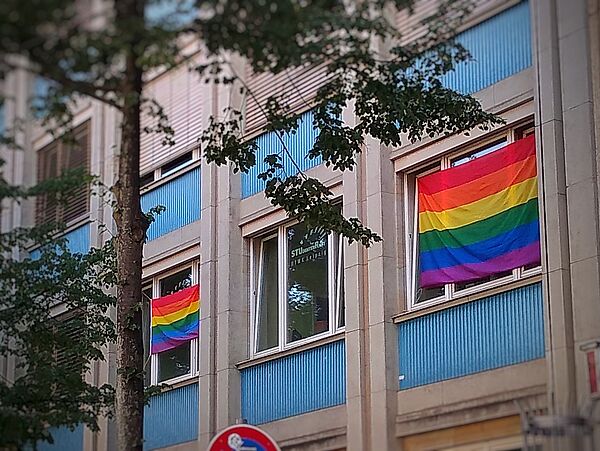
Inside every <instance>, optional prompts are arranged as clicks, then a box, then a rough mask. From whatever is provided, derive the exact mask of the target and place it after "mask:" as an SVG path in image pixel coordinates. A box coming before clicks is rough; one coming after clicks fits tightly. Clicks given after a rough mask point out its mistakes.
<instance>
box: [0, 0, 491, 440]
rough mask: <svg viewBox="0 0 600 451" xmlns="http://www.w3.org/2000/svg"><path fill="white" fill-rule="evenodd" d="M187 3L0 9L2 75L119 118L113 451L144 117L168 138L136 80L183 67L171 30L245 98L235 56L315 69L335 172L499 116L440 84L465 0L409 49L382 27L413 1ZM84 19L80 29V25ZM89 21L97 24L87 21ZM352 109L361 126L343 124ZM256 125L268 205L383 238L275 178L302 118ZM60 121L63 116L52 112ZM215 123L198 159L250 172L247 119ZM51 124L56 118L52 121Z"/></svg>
mask: <svg viewBox="0 0 600 451" xmlns="http://www.w3.org/2000/svg"><path fill="white" fill-rule="evenodd" d="M147 3H149V4H152V3H161V4H165V3H171V4H173V5H177V6H178V7H179V9H178V10H176V13H175V14H172V15H169V16H166V17H164V18H163V19H162V20H156V21H149V20H147V19H146V17H145V14H144V10H145V8H146V7H147V6H148V5H147ZM190 3H191V2H188V1H175V0H173V1H171V2H165V1H158V0H156V1H150V0H149V1H148V2H146V1H145V0H119V1H116V2H114V4H109V3H107V4H106V9H105V10H103V11H100V12H99V17H87V18H86V17H82V14H81V13H80V12H78V11H77V9H76V8H75V7H74V1H73V0H44V1H41V0H27V1H26V0H19V1H17V0H6V1H5V2H3V5H2V6H0V17H1V19H0V54H2V55H5V57H4V58H2V60H0V67H3V68H4V69H5V70H6V69H12V68H15V67H16V66H18V65H19V64H22V59H14V58H11V55H19V56H22V57H25V59H26V61H28V63H27V64H26V67H27V69H28V70H31V71H34V72H36V73H38V74H41V75H43V76H45V77H47V78H49V79H51V80H54V81H55V82H56V86H55V88H54V91H53V96H52V99H54V100H58V101H57V102H50V103H51V104H53V105H63V106H64V105H65V102H64V99H65V98H71V97H72V96H73V95H84V96H90V97H93V98H95V99H98V100H100V101H102V102H105V103H107V104H109V105H112V106H114V107H115V108H117V109H118V110H119V111H120V112H121V114H122V122H121V129H122V137H121V145H120V152H119V173H118V181H117V183H116V184H115V186H114V187H113V193H114V196H115V200H116V202H115V208H114V217H115V221H116V224H117V236H116V254H117V281H116V284H117V318H118V321H117V366H118V369H117V387H116V393H117V394H116V415H117V425H118V426H117V429H118V441H119V446H120V448H121V449H132V450H135V449H141V446H142V415H143V408H142V405H143V376H142V369H143V362H142V331H141V311H140V310H141V305H142V302H141V274H142V271H141V261H142V247H143V243H144V239H145V233H146V229H147V227H148V222H147V220H146V218H145V216H144V214H143V212H142V210H141V208H140V197H139V189H140V183H139V152H140V133H141V132H142V130H140V114H141V113H142V112H143V111H144V110H147V111H151V112H152V114H154V115H156V116H157V117H158V119H159V121H158V127H157V128H156V129H154V130H147V131H148V132H153V133H161V134H163V135H164V136H165V141H167V142H168V141H170V139H171V137H170V135H169V133H170V129H169V127H168V118H167V117H166V115H165V114H164V112H163V111H162V109H161V108H160V105H156V104H154V103H153V102H152V101H151V100H150V99H144V97H143V89H142V88H143V75H144V73H145V72H147V71H149V70H151V69H154V68H157V67H161V66H162V67H165V66H166V67H170V66H173V65H175V64H177V63H178V62H180V61H181V60H182V58H183V56H182V55H181V52H180V49H179V48H178V45H177V43H178V42H179V41H178V37H179V36H180V35H181V34H195V35H196V36H197V38H198V39H199V40H200V41H201V42H202V43H203V45H204V46H205V49H206V53H207V56H208V58H209V62H208V63H207V64H204V65H202V66H200V67H197V68H196V69H197V70H198V71H199V72H200V73H201V74H202V75H203V76H204V77H205V79H206V80H207V81H210V82H213V83H223V84H226V85H229V86H230V87H231V89H239V90H240V91H241V92H243V93H244V94H245V95H246V96H249V97H252V96H253V95H254V93H253V92H251V91H250V90H249V89H248V86H247V85H245V84H244V82H243V78H242V77H240V76H239V74H237V73H236V72H235V68H234V65H233V64H232V59H233V58H239V57H241V58H245V59H246V60H247V61H248V64H250V65H251V67H252V69H253V70H254V72H255V73H261V72H271V73H274V74H277V73H280V72H282V71H285V70H287V69H290V68H296V67H301V66H305V65H313V66H322V67H323V70H324V71H325V72H326V74H327V77H326V82H325V83H324V84H323V86H321V87H320V89H319V91H318V93H317V95H316V96H315V98H313V99H307V106H310V107H312V108H313V111H314V123H313V126H314V127H316V128H317V129H318V130H319V136H318V138H317V141H316V144H315V146H314V148H313V149H312V150H311V151H310V154H309V157H311V158H316V157H321V158H322V160H323V161H324V163H325V164H326V165H328V166H332V167H333V168H335V169H340V170H352V169H353V168H354V166H355V164H356V156H357V155H358V154H359V153H360V152H361V149H362V147H363V145H364V140H365V137H367V136H370V137H373V138H376V139H378V140H380V141H381V143H382V144H383V145H387V146H397V145H399V144H400V143H401V142H402V141H403V140H410V141H416V140H418V139H419V138H421V137H422V136H425V135H429V136H434V135H439V134H451V133H458V132H463V131H469V130H471V129H472V128H474V127H478V126H479V127H484V128H485V127H488V126H489V125H491V124H493V123H496V122H498V119H497V118H496V117H495V116H493V115H491V114H488V113H486V112H484V111H483V110H482V109H481V106H480V105H479V103H478V102H477V101H476V100H475V99H473V98H471V97H469V96H466V95H462V94H459V93H456V92H453V91H452V90H449V89H447V88H446V87H444V85H443V84H442V82H441V81H440V78H441V76H442V75H443V74H445V73H447V72H448V71H450V70H452V68H453V66H454V64H456V63H458V62H461V61H465V60H468V59H469V54H468V52H467V51H466V49H464V48H463V47H462V46H461V45H459V44H458V43H457V42H455V41H454V40H453V39H452V38H453V35H454V34H455V30H456V27H457V26H458V24H460V23H461V21H462V20H463V19H464V17H465V16H466V15H467V14H468V12H469V8H468V5H466V4H464V2H462V1H460V2H459V1H452V0H446V1H444V2H442V4H441V5H440V8H439V10H438V12H437V13H436V14H435V16H432V17H430V18H428V20H427V26H426V31H425V33H423V34H422V36H421V37H420V38H419V39H417V40H416V41H414V42H411V43H408V44H406V43H403V41H402V36H401V35H400V33H399V32H398V30H397V29H396V28H395V25H394V24H393V23H390V21H389V20H388V18H389V17H392V16H393V11H394V9H402V8H410V7H411V5H412V0H364V1H354V2H347V1H342V0H308V1H298V0H267V1H264V2H249V1H246V0H206V1H198V2H197V7H198V10H199V13H198V15H197V16H196V18H195V19H194V20H193V21H192V22H181V21H178V20H177V18H178V17H180V16H181V14H180V13H184V15H185V12H186V11H184V10H185V9H186V7H188V6H190ZM86 19H87V20H86ZM90 19H93V20H90ZM349 107H352V108H353V110H354V113H355V116H356V118H357V124H356V125H355V126H350V125H348V124H345V123H344V122H343V121H342V120H341V113H342V111H343V110H344V109H345V108H349ZM260 108H261V111H262V113H263V114H264V115H265V117H266V119H267V126H266V130H268V131H272V132H274V133H276V135H277V136H278V137H279V138H280V141H281V150H280V152H278V153H275V154H273V155H269V156H268V157H267V158H266V163H267V164H268V169H267V170H266V171H265V172H264V173H262V174H261V175H260V177H261V178H263V179H264V180H266V181H267V188H266V191H265V194H266V195H267V197H268V198H270V199H271V202H272V203H273V204H274V205H278V206H281V207H283V208H284V209H285V210H286V211H287V212H288V214H289V215H290V216H293V217H296V218H298V219H300V220H304V221H305V222H307V223H308V224H309V225H320V226H322V227H323V228H324V229H325V230H327V231H335V232H338V233H340V234H341V235H343V236H345V237H347V238H348V239H349V241H358V242H361V243H362V244H364V245H366V246H369V245H370V244H372V243H373V242H375V241H378V240H380V237H378V236H377V234H375V233H373V231H371V230H370V229H369V228H368V227H367V226H365V225H363V224H361V223H360V221H358V219H356V218H345V217H343V215H342V213H341V212H340V210H339V209H338V208H335V206H332V204H331V202H330V199H331V193H330V192H329V191H328V189H327V188H326V187H325V186H324V185H323V184H322V183H320V182H319V181H318V180H316V179H312V178H309V177H307V176H306V175H305V174H304V173H302V171H299V172H298V173H297V174H285V173H283V172H282V169H283V165H282V163H281V162H282V155H283V154H284V153H288V154H289V151H288V149H286V147H285V144H284V140H283V139H282V137H283V135H284V134H286V133H294V132H295V131H296V129H297V127H298V120H299V117H300V116H299V115H298V114H297V112H296V111H294V110H292V109H291V107H290V105H288V104H287V102H286V99H285V98H279V97H277V96H275V97H272V98H270V99H268V100H267V101H266V102H265V103H264V104H262V105H260ZM51 110H52V111H56V112H58V113H60V114H58V115H57V117H61V118H62V120H63V121H65V122H67V121H68V111H67V109H65V108H64V107H56V108H52V109H51ZM224 113H225V114H224V115H223V116H222V117H224V118H225V119H219V118H217V117H213V118H211V121H210V126H209V127H208V128H207V129H206V130H205V131H204V133H203V135H202V137H201V144H202V147H203V156H204V158H206V159H207V160H208V161H210V162H214V163H216V164H230V165H231V166H232V167H233V169H234V171H242V172H243V171H247V170H248V169H249V168H250V167H252V166H253V165H255V164H256V158H255V151H256V144H255V143H254V142H253V141H252V140H248V139H246V137H244V136H243V127H242V122H241V121H242V117H243V114H242V113H243V112H242V111H238V110H236V109H235V108H229V109H227V110H226V111H225V112H224ZM59 123H60V121H59Z"/></svg>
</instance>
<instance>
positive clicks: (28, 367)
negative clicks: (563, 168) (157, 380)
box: [0, 174, 115, 448]
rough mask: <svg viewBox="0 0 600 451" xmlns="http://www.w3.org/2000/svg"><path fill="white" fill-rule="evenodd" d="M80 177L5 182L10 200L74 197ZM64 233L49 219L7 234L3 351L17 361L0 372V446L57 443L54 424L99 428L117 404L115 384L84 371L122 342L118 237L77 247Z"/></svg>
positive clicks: (2, 238)
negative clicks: (29, 184) (117, 318)
mask: <svg viewBox="0 0 600 451" xmlns="http://www.w3.org/2000/svg"><path fill="white" fill-rule="evenodd" d="M84 181H85V178H84ZM77 183H78V184H79V185H80V184H81V183H82V177H81V176H80V175H72V174H67V175H65V176H64V177H62V178H59V179H55V180H53V182H52V184H51V185H49V186H37V187H35V188H30V189H24V188H21V187H14V186H11V185H10V184H8V183H7V182H6V181H5V180H2V181H1V183H0V185H1V186H2V187H3V189H2V198H3V199H6V198H12V199H13V200H15V201H17V200H18V201H19V202H23V201H24V199H25V198H26V197H28V196H30V195H32V194H35V193H40V192H44V193H50V192H53V193H54V194H55V195H56V196H57V197H58V198H59V199H62V201H64V202H67V201H68V198H69V196H68V193H69V192H72V191H73V190H72V189H71V188H72V187H73V186H77ZM63 232H64V228H63V227H62V225H61V224H46V225H44V226H39V227H33V228H16V229H13V230H11V231H9V232H5V233H2V234H0V355H3V356H4V358H6V359H7V362H14V365H15V375H14V378H10V379H4V378H2V379H0V430H1V431H2V434H0V448H4V447H16V448H21V447H22V446H23V445H24V444H26V443H30V444H31V445H34V446H35V443H36V442H37V441H39V440H47V441H50V442H51V441H52V436H51V434H50V432H49V430H48V427H51V426H59V425H60V426H66V427H75V426H76V425H78V424H80V423H84V424H86V425H87V426H88V427H90V428H91V429H97V428H98V419H99V418H100V417H101V416H102V415H106V414H107V413H109V411H110V408H111V406H112V402H113V389H112V387H110V386H109V385H102V386H96V385H94V384H93V383H91V382H90V381H88V380H86V378H85V377H84V376H85V374H86V373H87V372H88V371H90V370H91V367H92V365H93V364H94V362H96V361H101V360H104V359H105V353H104V352H103V349H104V347H105V346H106V345H107V344H108V343H109V342H112V341H114V324H113V321H112V319H111V317H110V315H109V314H108V313H109V310H110V308H111V307H112V306H113V305H114V302H115V299H114V296H113V295H111V294H110V293H111V289H112V287H113V286H114V282H115V280H114V264H115V259H114V251H113V249H112V242H107V243H106V245H105V246H104V247H103V248H100V249H91V250H90V252H89V253H87V254H83V255H82V254H76V253H72V252H71V251H70V250H69V248H68V245H67V242H66V240H65V239H64V237H61V236H64V235H62V234H63Z"/></svg>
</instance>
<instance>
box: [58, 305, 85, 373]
mask: <svg viewBox="0 0 600 451" xmlns="http://www.w3.org/2000/svg"><path fill="white" fill-rule="evenodd" d="M55 327H56V329H55V342H56V345H55V348H54V359H55V362H56V365H57V366H58V367H61V368H63V369H64V370H65V372H66V373H67V374H79V375H81V376H83V362H82V361H81V360H80V356H78V354H77V353H75V352H73V351H72V349H73V344H74V343H76V342H78V341H80V340H83V337H84V329H83V328H84V324H83V323H82V318H81V317H79V316H71V317H70V318H66V319H62V320H58V323H57V325H56V326H55Z"/></svg>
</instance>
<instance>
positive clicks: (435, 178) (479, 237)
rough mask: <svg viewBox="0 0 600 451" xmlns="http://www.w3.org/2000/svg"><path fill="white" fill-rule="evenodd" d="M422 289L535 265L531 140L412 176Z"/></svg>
mask: <svg viewBox="0 0 600 451" xmlns="http://www.w3.org/2000/svg"><path fill="white" fill-rule="evenodd" d="M418 190H419V263H420V270H421V277H420V285H421V287H431V286H439V285H443V284H445V283H453V282H463V281H468V280H476V279H481V278H484V277H487V276H489V275H492V274H497V273H501V272H505V271H509V270H512V269H514V268H518V267H520V266H524V265H529V264H536V263H538V264H539V263H540V224H539V212H538V185H537V168H536V160H535V138H534V136H529V137H527V138H524V139H521V140H519V141H516V142H514V143H512V144H509V145H507V146H506V147H503V148H502V149H499V150H497V151H495V152H492V153H489V154H487V155H484V156H482V157H479V158H477V159H475V160H473V161H470V162H468V163H465V164H462V165H460V166H456V167H453V168H450V169H446V170H443V171H439V172H436V173H433V174H430V175H426V176H424V177H421V178H419V179H418Z"/></svg>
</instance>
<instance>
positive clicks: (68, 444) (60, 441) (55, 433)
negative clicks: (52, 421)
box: [37, 424, 83, 451]
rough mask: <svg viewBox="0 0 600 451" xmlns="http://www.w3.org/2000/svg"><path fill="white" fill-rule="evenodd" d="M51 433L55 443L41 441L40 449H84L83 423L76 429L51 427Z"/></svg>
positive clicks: (66, 450) (64, 450)
mask: <svg viewBox="0 0 600 451" xmlns="http://www.w3.org/2000/svg"><path fill="white" fill-rule="evenodd" d="M50 433H51V434H52V438H53V439H54V443H52V444H50V443H47V442H40V443H38V445H37V450H38V451H81V450H82V449H83V425H81V424H80V425H78V426H76V427H75V429H74V430H71V429H69V428H68V427H64V426H63V427H58V428H51V429H50Z"/></svg>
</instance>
